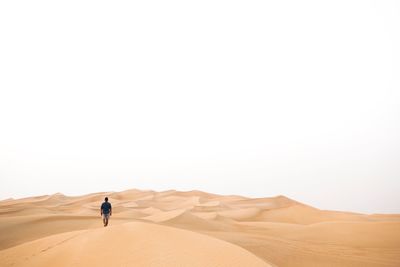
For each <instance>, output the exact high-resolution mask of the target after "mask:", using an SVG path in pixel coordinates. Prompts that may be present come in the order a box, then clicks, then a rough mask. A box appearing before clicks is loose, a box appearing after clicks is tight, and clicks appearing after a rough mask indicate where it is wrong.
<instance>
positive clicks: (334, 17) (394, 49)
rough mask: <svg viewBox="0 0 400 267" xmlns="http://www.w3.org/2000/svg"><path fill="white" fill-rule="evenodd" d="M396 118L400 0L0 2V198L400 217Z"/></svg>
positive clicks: (399, 113)
mask: <svg viewBox="0 0 400 267" xmlns="http://www.w3.org/2000/svg"><path fill="white" fill-rule="evenodd" d="M399 104H400V2H399V1H365V0H362V1H349V0H346V1H320V0H317V1H266V0H264V1H252V0H250V1H232V0H231V1H219V0H212V1H208V0H202V1H190V0H184V1H183V0H182V1H173V0H171V1H152V0H146V1H83V0H79V1H74V0H72V1H71V0H69V1H18V0H15V1H1V2H0V182H1V186H0V199H3V198H8V197H14V198H15V197H23V196H32V195H40V194H51V193H55V192H63V193H65V194H70V195H78V194H84V193H91V192H97V191H112V190H124V189H128V188H139V189H154V190H166V189H178V190H190V189H199V190H204V191H208V192H215V193H221V194H241V195H246V196H253V197H257V196H258V197H260V196H273V195H279V194H283V195H286V196H289V197H291V198H294V199H296V200H298V201H302V202H305V203H307V204H310V205H313V206H315V207H318V208H322V209H336V210H351V211H359V212H370V213H374V212H397V213H400V194H399V192H400V105H399Z"/></svg>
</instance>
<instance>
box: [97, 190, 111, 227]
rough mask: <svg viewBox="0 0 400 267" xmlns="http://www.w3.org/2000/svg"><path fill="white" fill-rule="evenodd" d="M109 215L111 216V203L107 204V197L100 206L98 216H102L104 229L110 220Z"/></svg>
mask: <svg viewBox="0 0 400 267" xmlns="http://www.w3.org/2000/svg"><path fill="white" fill-rule="evenodd" d="M111 214H112V207H111V203H110V202H108V197H106V198H105V199H104V202H103V204H101V208H100V215H101V216H103V224H104V227H106V226H107V225H108V219H110V216H111Z"/></svg>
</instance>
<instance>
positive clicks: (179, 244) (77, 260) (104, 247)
mask: <svg viewBox="0 0 400 267" xmlns="http://www.w3.org/2000/svg"><path fill="white" fill-rule="evenodd" d="M149 233H151V234H149ZM221 252H223V253H221ZM21 256H23V257H21ZM0 259H1V266H199V267H202V266H221V267H222V266H227V267H230V266H254V267H256V266H259V267H262V266H269V265H268V264H266V263H265V262H264V261H262V260H261V259H259V258H257V257H256V256H254V255H253V254H251V253H250V252H248V251H247V250H245V249H242V248H240V247H238V246H235V245H232V244H230V243H227V242H224V241H221V240H218V239H215V238H212V237H209V236H206V235H201V234H197V233H194V232H191V231H185V230H179V229H176V228H170V227H165V226H159V225H155V224H145V223H139V222H133V223H125V224H122V225H118V226H112V227H108V228H103V229H101V228H100V229H93V230H83V231H73V232H68V233H64V234H59V235H53V236H49V237H46V238H43V239H39V240H36V241H33V242H28V243H25V244H22V245H20V246H16V247H13V248H10V249H6V250H3V251H0Z"/></svg>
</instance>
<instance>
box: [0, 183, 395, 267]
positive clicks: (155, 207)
mask: <svg viewBox="0 0 400 267" xmlns="http://www.w3.org/2000/svg"><path fill="white" fill-rule="evenodd" d="M105 196H108V197H109V199H110V202H111V203H112V205H113V216H112V217H111V221H110V226H109V227H107V228H104V227H103V226H102V222H101V218H100V212H99V207H100V204H101V203H102V201H103V198H104V197H105ZM106 264H107V266H133V265H134V266H269V265H273V266H344V267H346V266H348V267H353V266H363V267H372V266H378V267H379V266H381V267H384V266H385V267H389V266H393V267H395V266H400V215H399V214H376V215H366V214H358V213H351V212H340V211H324V210H319V209H316V208H314V207H310V206H308V205H305V204H302V203H299V202H297V201H295V200H292V199H289V198H287V197H284V196H277V197H269V198H254V199H252V198H247V197H242V196H221V195H216V194H209V193H205V192H201V191H188V192H180V191H175V190H168V191H164V192H156V191H150V190H147V191H141V190H136V189H133V190H127V191H123V192H101V193H94V194H89V195H85V196H76V197H70V196H65V195H62V194H60V193H58V194H54V195H50V196H38V197H31V198H24V199H8V200H6V201H0V266H103V265H106Z"/></svg>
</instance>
